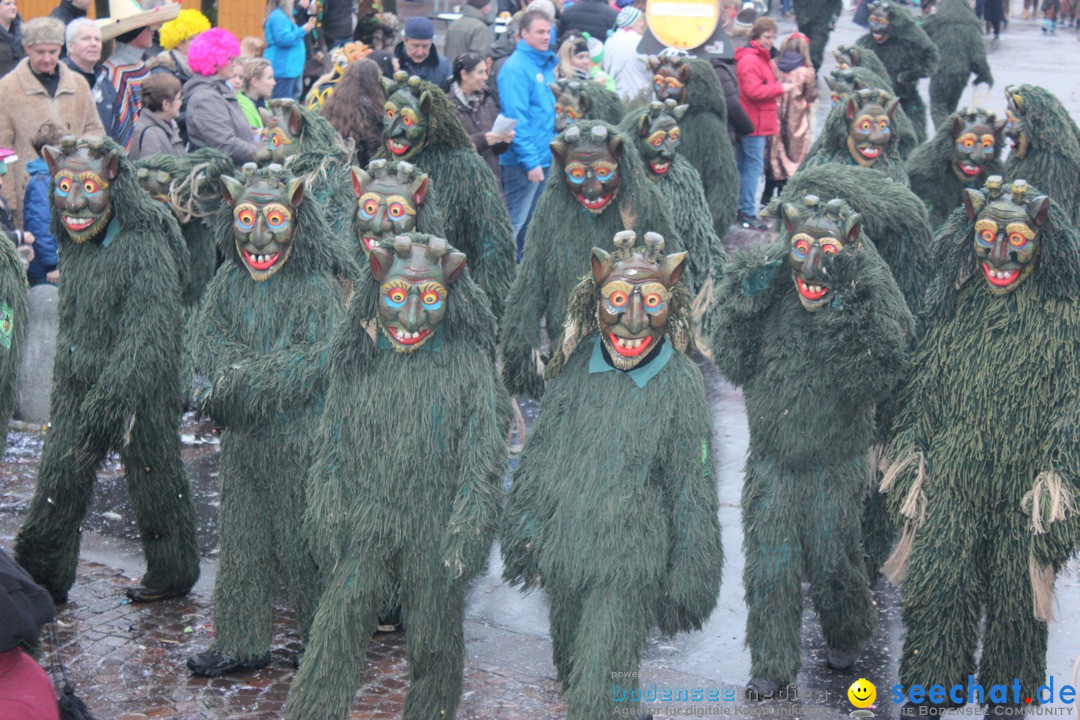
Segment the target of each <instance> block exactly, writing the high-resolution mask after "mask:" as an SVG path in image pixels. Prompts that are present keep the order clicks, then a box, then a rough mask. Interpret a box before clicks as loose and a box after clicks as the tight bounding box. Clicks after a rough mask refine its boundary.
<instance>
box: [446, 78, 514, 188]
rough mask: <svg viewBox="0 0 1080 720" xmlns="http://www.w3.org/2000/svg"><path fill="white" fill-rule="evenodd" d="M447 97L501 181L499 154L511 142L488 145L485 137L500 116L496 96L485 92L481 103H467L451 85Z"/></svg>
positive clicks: (478, 150) (492, 170) (481, 153)
mask: <svg viewBox="0 0 1080 720" xmlns="http://www.w3.org/2000/svg"><path fill="white" fill-rule="evenodd" d="M446 97H447V98H449V100H450V104H451V105H452V106H453V107H454V112H456V113H457V116H458V119H459V120H461V124H462V125H463V126H464V127H465V132H467V133H468V134H469V139H470V140H472V142H473V145H475V146H476V152H478V153H480V157H482V158H484V162H486V163H487V164H488V167H490V168H491V172H493V173H495V179H496V180H499V181H500V182H501V179H502V176H501V175H500V174H499V158H498V156H499V155H500V154H502V153H504V152H506V151H507V150H508V149H509V148H510V143H495V144H494V145H488V141H487V138H486V137H485V135H486V134H487V133H488V132H490V131H491V126H492V125H494V124H495V118H497V117H498V116H499V106H498V105H497V104H496V103H495V98H493V97H491V94H490V93H484V99H483V100H481V101H480V104H479V105H475V106H474V105H467V104H465V103H463V102H462V101H461V97H460V96H459V95H458V93H457V92H456V87H451V89H450V92H448V93H447V94H446Z"/></svg>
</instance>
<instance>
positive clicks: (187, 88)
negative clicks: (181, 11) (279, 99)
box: [184, 28, 258, 165]
mask: <svg viewBox="0 0 1080 720" xmlns="http://www.w3.org/2000/svg"><path fill="white" fill-rule="evenodd" d="M239 55H240V42H239V41H238V40H237V39H236V36H235V35H233V34H232V33H231V32H229V31H228V30H223V29H221V28H213V29H211V30H207V31H206V32H204V33H203V34H201V35H199V37H197V38H195V42H193V43H191V47H190V48H188V64H189V65H190V66H191V69H192V71H193V72H194V73H195V75H194V77H192V78H191V79H190V80H188V81H187V84H186V85H184V99H185V100H186V101H187V107H188V139H189V140H190V141H191V145H192V148H193V149H198V148H201V147H210V148H214V149H215V150H220V151H221V152H223V153H225V154H226V155H228V156H229V157H230V158H232V161H233V162H234V163H235V164H236V165H243V164H244V163H246V162H252V161H253V160H254V159H255V150H256V149H257V148H258V145H257V144H256V142H255V138H254V137H253V136H252V133H251V126H250V125H249V124H248V121H247V118H246V117H244V111H243V110H241V109H240V103H238V102H237V101H236V93H235V92H233V89H232V88H231V87H230V86H229V83H228V81H229V79H230V78H232V77H233V74H234V72H235V68H236V58H237V57H239Z"/></svg>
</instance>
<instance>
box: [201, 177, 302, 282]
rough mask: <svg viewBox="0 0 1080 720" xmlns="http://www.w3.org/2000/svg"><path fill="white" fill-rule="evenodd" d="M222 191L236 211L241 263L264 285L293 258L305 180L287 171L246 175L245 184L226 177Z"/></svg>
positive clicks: (234, 231) (223, 179) (234, 221)
mask: <svg viewBox="0 0 1080 720" xmlns="http://www.w3.org/2000/svg"><path fill="white" fill-rule="evenodd" d="M221 186H222V192H223V193H224V195H225V198H226V201H227V202H228V203H229V205H231V206H232V211H233V240H234V243H235V245H236V255H237V260H238V263H239V264H240V265H241V266H243V267H244V268H245V269H246V270H247V271H248V274H249V275H250V276H251V279H252V280H253V281H255V282H265V281H267V280H269V279H270V278H271V277H273V276H274V275H275V274H277V273H278V272H280V271H281V269H282V268H283V267H284V266H285V265H286V263H288V261H289V258H290V257H292V253H293V249H294V247H295V243H294V242H293V240H294V237H295V234H296V218H297V215H298V212H297V211H298V209H299V207H300V204H301V203H302V202H303V199H304V181H303V179H302V178H295V177H293V176H292V174H291V173H289V172H288V171H286V170H282V169H280V168H279V167H277V166H273V167H272V168H271V169H270V170H261V171H254V170H253V171H249V172H245V174H244V179H243V182H242V183H241V181H239V180H237V179H235V178H231V177H225V176H223V177H222V178H221Z"/></svg>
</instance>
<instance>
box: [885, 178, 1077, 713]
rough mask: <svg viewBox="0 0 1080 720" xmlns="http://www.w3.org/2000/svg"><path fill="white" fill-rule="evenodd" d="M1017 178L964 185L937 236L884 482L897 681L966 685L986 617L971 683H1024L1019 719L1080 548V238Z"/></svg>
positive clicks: (1041, 667) (1040, 670)
mask: <svg viewBox="0 0 1080 720" xmlns="http://www.w3.org/2000/svg"><path fill="white" fill-rule="evenodd" d="M1021 182H1022V181H1016V182H1015V183H1014V184H1013V185H1012V187H1011V188H1007V187H1003V184H1002V182H1001V178H1000V177H996V176H995V177H992V178H990V179H989V181H988V182H987V186H988V187H987V188H986V189H984V190H982V191H976V190H965V191H964V194H965V201H964V202H965V207H964V208H958V209H957V210H956V211H955V212H954V213H953V214H952V215H951V216H950V217H949V220H948V222H947V223H946V225H945V226H944V227H943V228H942V229H941V230H940V231H939V233H938V234H937V236H936V238H935V240H936V243H937V251H938V252H937V257H936V258H935V260H936V262H937V264H938V267H939V268H940V273H939V275H938V277H937V278H936V280H935V281H934V283H933V284H932V285H931V287H930V290H929V292H928V294H927V308H926V313H925V317H926V324H925V327H924V332H923V337H922V342H921V344H920V347H919V350H918V353H917V354H916V356H915V358H914V371H913V373H912V377H911V378H910V381H909V382H908V384H907V388H906V391H905V393H904V398H903V404H902V407H901V413H900V415H899V417H898V422H897V424H896V427H895V435H894V440H893V442H892V443H891V445H890V447H889V448H888V452H887V454H886V464H887V471H886V474H885V478H884V481H883V483H882V490H883V491H887V492H888V497H889V508H890V510H891V511H892V512H893V513H894V515H895V517H897V518H898V519H900V520H901V521H903V522H905V523H906V525H905V529H904V536H903V539H902V541H901V543H900V545H899V546H898V548H897V551H896V553H895V554H894V556H893V558H891V559H890V562H889V564H887V566H886V571H887V572H890V573H892V575H893V577H894V579H899V578H902V579H903V584H902V585H901V605H900V607H901V614H902V617H903V620H904V626H905V627H906V628H907V636H906V639H905V642H904V652H903V657H902V659H901V663H900V682H901V683H903V684H904V685H905V686H906V687H911V686H912V685H913V684H916V683H920V684H922V685H923V686H924V687H926V686H930V685H934V684H942V685H944V686H945V687H949V686H951V685H953V684H957V683H959V684H961V685H963V686H965V687H966V686H967V684H968V680H967V678H968V676H969V675H972V674H975V650H976V646H977V645H979V644H980V643H979V635H980V619H981V618H982V617H983V616H985V618H986V621H985V628H984V633H983V637H982V643H981V645H982V655H981V659H980V661H979V670H978V682H979V683H980V684H982V685H983V686H984V687H986V688H989V687H990V685H994V684H1001V685H1009V686H1010V687H1011V685H1012V683H1013V681H1014V679H1018V680H1019V681H1020V684H1021V687H1022V690H1021V694H1020V696H1019V700H1020V703H1021V705H1020V707H1019V708H1015V707H1014V708H1011V709H1010V710H1012V711H1014V712H1015V711H1019V710H1022V708H1023V699H1024V698H1026V697H1030V698H1032V702H1033V703H1037V697H1036V694H1035V690H1036V688H1037V687H1038V686H1039V685H1041V684H1042V683H1043V682H1044V678H1045V673H1046V641H1047V625H1046V622H1047V620H1048V619H1049V616H1050V614H1051V612H1052V609H1053V584H1054V577H1055V574H1056V572H1057V571H1058V570H1059V569H1061V567H1062V566H1063V565H1064V564H1065V562H1066V560H1067V559H1068V558H1069V557H1070V556H1071V555H1072V553H1074V552H1075V551H1076V549H1077V547H1078V545H1080V512H1078V504H1077V500H1078V498H1077V493H1080V441H1078V435H1077V431H1076V429H1077V427H1078V426H1080V416H1078V409H1080V353H1077V338H1078V337H1080V304H1078V298H1080V233H1078V232H1077V230H1076V228H1075V227H1074V226H1073V225H1072V224H1071V223H1070V222H1069V221H1068V218H1067V217H1066V215H1065V213H1064V212H1063V211H1062V209H1061V208H1060V207H1059V206H1058V205H1057V204H1056V203H1053V202H1047V200H1046V198H1045V197H1042V198H1040V197H1037V194H1038V193H1037V191H1036V190H1034V189H1033V188H1028V187H1026V184H1023V185H1021V184H1020V183H1021ZM1010 190H1011V192H1010ZM973 250H974V251H973ZM989 428H1008V429H1009V430H1008V436H1007V437H998V436H996V435H995V434H994V433H992V432H988V429H989ZM986 701H987V702H988V703H989V704H990V705H1007V704H1010V703H1012V702H1013V698H1012V693H1011V691H1010V693H1009V696H1008V697H1007V698H1003V697H1000V696H999V697H996V698H995V697H993V696H990V697H987V698H986ZM991 710H993V708H991ZM1000 714H1002V715H1004V712H1002V713H1000ZM994 716H995V717H996V715H994ZM988 717H991V715H988Z"/></svg>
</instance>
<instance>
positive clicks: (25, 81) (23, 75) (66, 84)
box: [0, 58, 105, 227]
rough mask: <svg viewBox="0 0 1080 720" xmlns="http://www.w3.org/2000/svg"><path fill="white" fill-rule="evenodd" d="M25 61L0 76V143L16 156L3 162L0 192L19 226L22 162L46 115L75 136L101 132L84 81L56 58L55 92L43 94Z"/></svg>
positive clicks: (23, 177)
mask: <svg viewBox="0 0 1080 720" xmlns="http://www.w3.org/2000/svg"><path fill="white" fill-rule="evenodd" d="M29 63H30V61H29V59H26V58H24V59H23V60H22V61H20V62H19V64H18V65H16V66H15V69H14V70H12V71H11V72H9V73H8V74H7V75H5V76H4V77H3V78H0V98H3V102H0V147H4V148H11V149H12V150H14V151H15V152H16V153H18V155H19V162H16V163H14V164H13V165H11V166H8V174H7V177H6V178H4V189H3V196H4V199H5V200H7V202H8V205H9V206H10V207H11V209H12V215H13V216H14V217H15V222H16V224H18V225H19V227H22V200H23V191H24V189H25V188H26V183H27V180H28V176H27V174H26V163H28V162H30V161H31V160H33V159H34V158H35V157H37V155H36V154H35V153H34V148H33V146H32V145H31V144H30V141H31V140H33V139H34V134H35V133H37V131H38V128H40V127H41V126H42V125H43V124H45V123H46V122H48V121H50V120H51V121H52V122H54V123H56V124H57V125H59V126H60V127H61V128H63V129H64V131H65V132H66V133H70V134H72V135H77V136H79V137H84V136H87V135H104V134H105V127H104V126H103V125H102V124H101V118H100V117H99V116H98V111H97V105H95V104H94V96H93V94H92V93H91V92H90V87H89V86H88V85H87V84H86V80H84V79H83V78H82V77H81V76H79V75H77V74H76V73H74V72H72V71H71V69H69V68H68V66H67V65H65V64H64V63H59V64H57V66H56V67H57V72H59V73H60V82H59V83H58V84H57V86H56V97H49V94H48V93H47V92H46V91H45V88H44V87H42V85H41V83H40V82H38V79H37V78H35V77H34V74H33V73H32V72H30V65H29Z"/></svg>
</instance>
